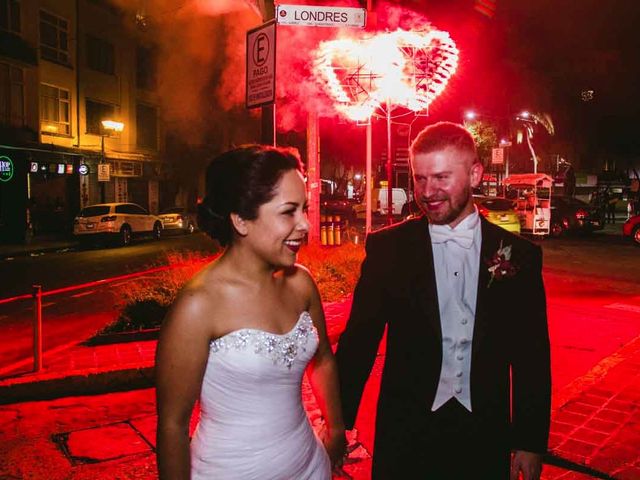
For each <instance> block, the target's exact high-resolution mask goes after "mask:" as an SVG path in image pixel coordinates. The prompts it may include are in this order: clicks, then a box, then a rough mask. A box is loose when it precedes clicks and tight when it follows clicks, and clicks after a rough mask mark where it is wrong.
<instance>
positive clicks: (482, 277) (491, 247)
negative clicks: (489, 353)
mask: <svg viewBox="0 0 640 480" xmlns="http://www.w3.org/2000/svg"><path fill="white" fill-rule="evenodd" d="M480 225H481V228H482V245H481V247H480V258H479V262H480V268H479V270H478V294H477V298H476V317H475V322H474V327H473V349H472V356H473V357H475V356H476V354H477V352H478V350H479V349H480V348H481V346H482V339H483V337H484V334H485V333H486V329H487V322H488V321H489V312H488V310H489V305H490V301H489V300H490V299H489V296H490V289H489V281H490V279H491V277H490V274H489V265H487V261H488V260H490V259H491V257H493V255H494V254H495V253H496V252H497V251H498V249H499V248H500V238H501V237H500V235H499V233H500V232H499V230H498V228H499V227H493V225H491V224H490V223H489V222H488V221H487V220H485V219H484V217H482V216H480Z"/></svg>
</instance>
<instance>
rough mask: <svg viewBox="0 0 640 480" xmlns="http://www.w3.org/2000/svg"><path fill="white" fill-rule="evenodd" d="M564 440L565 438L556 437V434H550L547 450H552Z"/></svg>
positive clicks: (562, 436)
mask: <svg viewBox="0 0 640 480" xmlns="http://www.w3.org/2000/svg"><path fill="white" fill-rule="evenodd" d="M565 440H566V437H565V436H564V435H558V434H556V433H550V434H549V449H550V450H553V449H554V448H556V447H558V446H559V445H561V444H562V442H564V441H565Z"/></svg>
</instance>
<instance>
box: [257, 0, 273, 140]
mask: <svg viewBox="0 0 640 480" xmlns="http://www.w3.org/2000/svg"><path fill="white" fill-rule="evenodd" d="M256 3H257V4H258V7H259V8H260V12H261V13H262V21H263V22H267V21H269V20H272V19H274V18H276V8H275V5H274V0H257V2H256ZM261 108H262V125H261V139H260V141H261V143H263V144H265V145H273V146H274V147H275V146H276V144H277V139H276V104H275V102H274V103H273V104H271V105H265V106H263V107H261Z"/></svg>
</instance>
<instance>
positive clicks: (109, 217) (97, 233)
mask: <svg viewBox="0 0 640 480" xmlns="http://www.w3.org/2000/svg"><path fill="white" fill-rule="evenodd" d="M73 234H74V235H75V237H76V238H78V239H79V240H80V241H97V240H101V239H111V240H116V241H117V242H118V243H119V244H120V245H122V246H125V245H129V244H130V243H131V239H132V238H133V237H134V236H142V235H151V236H152V237H153V238H154V239H156V240H159V239H160V236H161V235H162V220H160V218H159V217H157V216H155V215H151V214H150V213H149V212H147V211H146V210H145V209H144V208H142V207H141V206H140V205H137V204H135V203H101V204H97V205H90V206H88V207H85V208H83V209H82V210H80V213H78V215H77V216H76V218H75V219H74V221H73Z"/></svg>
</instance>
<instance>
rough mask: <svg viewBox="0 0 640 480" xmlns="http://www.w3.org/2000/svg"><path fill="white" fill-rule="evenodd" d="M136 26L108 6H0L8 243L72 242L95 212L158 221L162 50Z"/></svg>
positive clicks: (56, 1) (2, 182)
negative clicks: (131, 210) (81, 219)
mask: <svg viewBox="0 0 640 480" xmlns="http://www.w3.org/2000/svg"><path fill="white" fill-rule="evenodd" d="M132 17H133V16H132V15H127V14H125V13H124V12H122V11H120V10H118V9H117V8H115V7H113V6H112V5H111V3H109V2H108V1H107V0H29V1H25V0H0V242H5V243H11V242H17V241H29V239H30V238H31V237H32V236H33V235H35V236H38V235H49V234H55V235H60V234H65V233H68V232H70V231H71V229H72V221H73V218H74V217H75V215H76V214H77V213H78V211H79V210H80V209H81V208H82V207H84V206H86V205H89V204H94V203H100V202H113V201H130V202H135V203H138V204H140V205H142V206H143V207H145V208H147V209H148V210H150V211H151V212H152V213H157V211H158V207H159V203H160V199H159V192H160V191H161V188H159V187H160V185H159V182H161V181H162V175H163V162H162V158H163V150H164V144H163V143H164V142H163V138H164V134H163V126H162V122H161V121H160V118H161V115H160V107H159V99H158V96H157V93H156V77H155V57H154V55H155V48H154V45H152V44H150V43H149V40H148V38H147V37H148V33H147V32H146V31H145V30H144V29H140V28H138V27H137V26H136V24H135V18H132ZM105 121H107V123H106V124H105V123H104V122H105ZM113 126H116V127H117V128H115V129H114V128H109V127H113ZM118 130H119V131H118Z"/></svg>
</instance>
